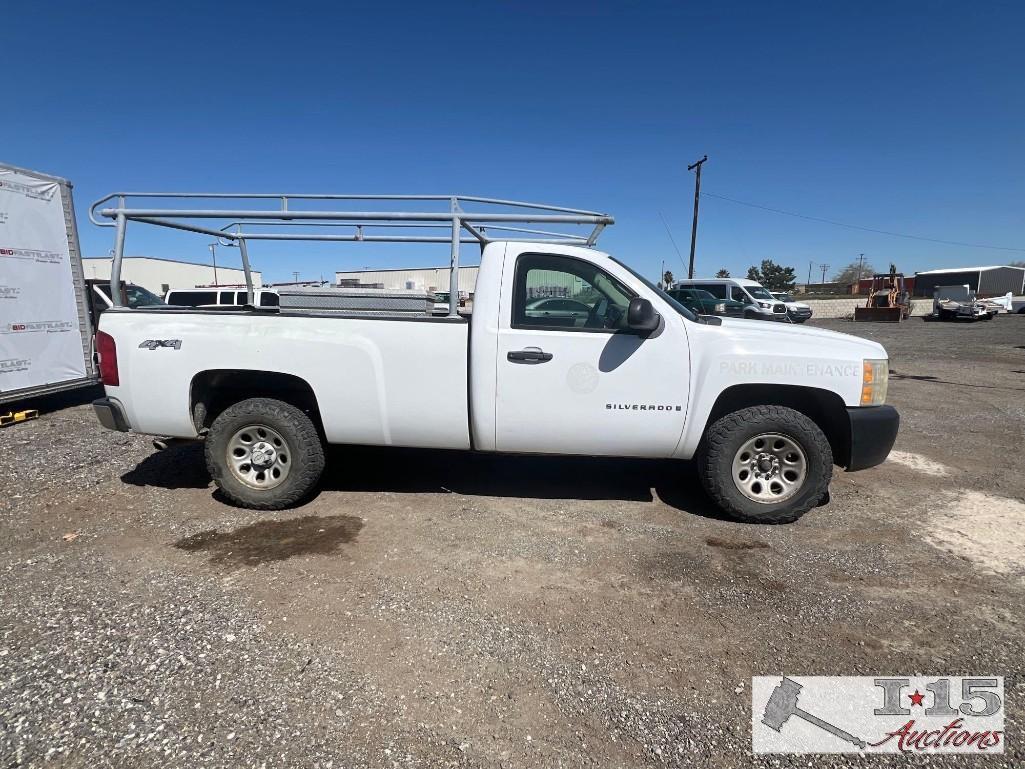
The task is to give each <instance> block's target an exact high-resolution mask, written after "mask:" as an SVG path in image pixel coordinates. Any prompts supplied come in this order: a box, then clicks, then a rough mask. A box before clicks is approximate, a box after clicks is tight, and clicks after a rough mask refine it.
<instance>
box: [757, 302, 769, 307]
mask: <svg viewBox="0 0 1025 769" xmlns="http://www.w3.org/2000/svg"><path fill="white" fill-rule="evenodd" d="M758 306H759V307H772V305H771V304H769V303H768V302H759V303H758Z"/></svg>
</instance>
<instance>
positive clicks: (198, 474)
mask: <svg viewBox="0 0 1025 769" xmlns="http://www.w3.org/2000/svg"><path fill="white" fill-rule="evenodd" d="M327 460H328V461H327V467H326V468H325V470H324V475H323V477H322V478H321V483H320V487H319V490H318V492H317V493H318V494H320V493H323V492H325V491H340V492H346V491H361V492H369V493H373V492H395V493H400V494H463V495H466V496H484V497H520V498H524V499H580V500H621V501H624V502H653V501H654V500H655V498H656V497H657V498H658V499H660V500H661V501H662V502H663V503H665V504H666V505H669V506H670V507H673V508H676V509H678V510H680V511H682V512H686V513H690V514H692V515H698V516H701V517H704V518H714V519H717V520H724V517H723V515H722V513H721V512H720V511H719V509H718V508H717V507H716V506H715V504H714V503H713V502H712V501H711V500H710V499H709V498H708V496H707V495H706V494H705V492H704V490H703V489H702V488H701V484H700V482H699V481H698V478H697V475H696V473H695V470H694V466H693V464H692V463H690V462H682V461H677V460H657V459H621V458H612V457H563V456H550V457H549V456H516V455H496V454H474V453H470V452H464V451H441V450H436V449H398V448H379V447H365V446H334V447H331V448H329V450H328V456H327ZM121 480H122V481H123V482H124V483H128V484H131V485H133V486H152V487H156V488H162V489H186V488H188V489H205V488H207V487H209V486H210V476H209V474H208V473H207V471H206V466H205V463H204V460H203V444H202V443H200V442H196V443H186V444H180V445H176V446H172V447H170V448H168V449H165V450H164V451H157V452H154V453H153V454H150V455H149V456H148V457H146V458H145V459H143V460H142V461H141V462H140V463H139V464H138V465H136V466H135V467H134V468H133V469H131V470H129V471H128V472H126V473H125V474H124V475H122V476H121ZM213 496H214V498H215V499H217V500H218V501H221V502H223V503H224V504H231V503H230V502H228V500H227V499H226V498H225V497H224V496H223V495H221V494H220V493H218V492H216V491H214V492H213Z"/></svg>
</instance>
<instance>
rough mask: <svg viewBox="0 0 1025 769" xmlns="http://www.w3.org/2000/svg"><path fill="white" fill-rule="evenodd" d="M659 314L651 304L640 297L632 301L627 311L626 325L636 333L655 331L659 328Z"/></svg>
mask: <svg viewBox="0 0 1025 769" xmlns="http://www.w3.org/2000/svg"><path fill="white" fill-rule="evenodd" d="M659 320H660V318H659V314H658V313H657V312H655V308H654V307H652V306H651V302H649V301H648V300H647V299H644V298H642V297H639V296H635V297H634V298H633V299H631V300H630V307H629V308H628V309H627V311H626V325H627V326H629V327H630V328H632V329H633V330H634V331H654V330H655V329H657V328H658V322H659Z"/></svg>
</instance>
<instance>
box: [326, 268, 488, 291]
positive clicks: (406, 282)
mask: <svg viewBox="0 0 1025 769" xmlns="http://www.w3.org/2000/svg"><path fill="white" fill-rule="evenodd" d="M479 269H480V268H479V267H460V268H459V290H460V291H465V292H466V293H467V294H472V293H473V289H474V286H476V285H477V271H478V270H479ZM448 277H449V269H448V267H406V268H400V269H394V270H391V269H389V270H351V271H348V272H336V273H335V285H338V284H340V283H341V282H342V281H343V280H344V281H350V280H358V281H359V282H360V284H362V285H367V284H375V283H380V284H381V285H382V287H383V288H415V289H422V290H424V291H448V286H449V281H448Z"/></svg>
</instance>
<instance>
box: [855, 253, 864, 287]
mask: <svg viewBox="0 0 1025 769" xmlns="http://www.w3.org/2000/svg"><path fill="white" fill-rule="evenodd" d="M864 264H865V255H864V254H858V282H857V283H856V284H855V285H857V286H858V288H861V270H862V267H863V266H864Z"/></svg>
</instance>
